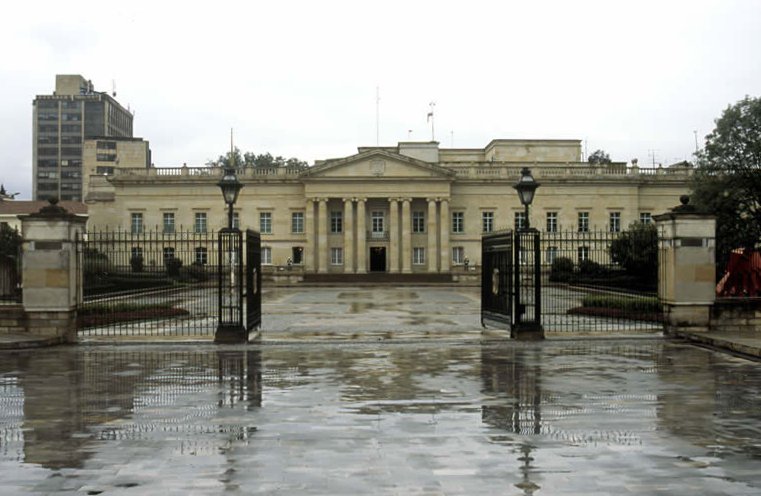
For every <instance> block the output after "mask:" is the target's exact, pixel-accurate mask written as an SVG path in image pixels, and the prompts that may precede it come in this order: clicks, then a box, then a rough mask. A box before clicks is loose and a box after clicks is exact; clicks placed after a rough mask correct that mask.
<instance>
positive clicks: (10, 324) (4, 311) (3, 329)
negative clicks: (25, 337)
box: [0, 305, 26, 334]
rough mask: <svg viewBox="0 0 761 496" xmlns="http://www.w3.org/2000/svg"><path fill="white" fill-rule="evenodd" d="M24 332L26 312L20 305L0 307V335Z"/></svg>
mask: <svg viewBox="0 0 761 496" xmlns="http://www.w3.org/2000/svg"><path fill="white" fill-rule="evenodd" d="M23 332H26V312H24V307H23V306H21V305H0V334H20V333H23Z"/></svg>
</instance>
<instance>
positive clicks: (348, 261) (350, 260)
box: [344, 198, 354, 274]
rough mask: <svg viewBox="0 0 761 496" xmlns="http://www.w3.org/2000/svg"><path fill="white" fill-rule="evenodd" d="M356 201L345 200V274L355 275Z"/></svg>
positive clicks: (351, 199)
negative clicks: (354, 216) (354, 215)
mask: <svg viewBox="0 0 761 496" xmlns="http://www.w3.org/2000/svg"><path fill="white" fill-rule="evenodd" d="M353 214H354V199H353V198H344V272H345V273H347V274H352V273H354V218H353Z"/></svg>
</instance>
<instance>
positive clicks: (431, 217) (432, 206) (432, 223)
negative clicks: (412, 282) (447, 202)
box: [425, 198, 449, 273]
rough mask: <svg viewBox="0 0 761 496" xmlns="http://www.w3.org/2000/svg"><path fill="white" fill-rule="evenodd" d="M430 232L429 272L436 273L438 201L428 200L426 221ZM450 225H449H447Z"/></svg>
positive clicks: (437, 256)
mask: <svg viewBox="0 0 761 496" xmlns="http://www.w3.org/2000/svg"><path fill="white" fill-rule="evenodd" d="M426 221H427V225H426V226H425V227H426V229H427V230H428V249H427V251H428V272H430V273H433V272H436V261H437V260H438V258H439V247H438V245H437V244H436V240H437V239H438V236H437V235H436V199H435V198H428V219H426ZM447 225H449V223H447Z"/></svg>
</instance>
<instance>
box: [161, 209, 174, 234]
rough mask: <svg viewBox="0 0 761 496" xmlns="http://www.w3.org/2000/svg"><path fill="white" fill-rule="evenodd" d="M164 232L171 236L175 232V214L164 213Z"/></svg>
mask: <svg viewBox="0 0 761 496" xmlns="http://www.w3.org/2000/svg"><path fill="white" fill-rule="evenodd" d="M163 220H164V232H165V233H167V234H171V233H173V232H174V212H164V215H163Z"/></svg>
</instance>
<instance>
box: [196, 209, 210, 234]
mask: <svg viewBox="0 0 761 496" xmlns="http://www.w3.org/2000/svg"><path fill="white" fill-rule="evenodd" d="M206 227H207V226H206V212H196V218H195V223H194V224H193V229H194V230H195V232H197V233H205V232H206Z"/></svg>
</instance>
